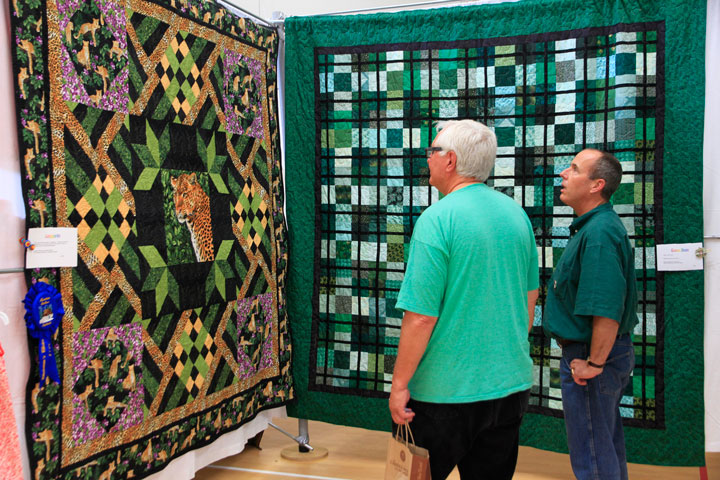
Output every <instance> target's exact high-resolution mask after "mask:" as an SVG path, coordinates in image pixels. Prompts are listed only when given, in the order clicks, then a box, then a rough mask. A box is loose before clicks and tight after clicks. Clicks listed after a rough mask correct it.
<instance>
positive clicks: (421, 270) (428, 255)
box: [396, 238, 448, 317]
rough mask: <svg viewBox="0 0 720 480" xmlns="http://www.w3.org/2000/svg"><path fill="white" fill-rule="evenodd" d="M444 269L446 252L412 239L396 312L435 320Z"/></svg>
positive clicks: (445, 277) (444, 278) (442, 284)
mask: <svg viewBox="0 0 720 480" xmlns="http://www.w3.org/2000/svg"><path fill="white" fill-rule="evenodd" d="M447 268H448V256H447V252H444V251H443V250H442V249H440V248H438V247H435V246H432V245H429V244H427V243H425V242H422V241H420V240H417V239H416V238H413V240H412V242H411V243H410V253H409V257H408V263H407V269H406V270H405V278H404V279H403V283H402V286H401V287H400V293H399V294H398V301H397V304H396V308H399V309H401V310H405V311H410V312H414V313H418V314H420V315H428V316H431V317H439V316H440V310H441V309H442V304H443V298H444V296H445V282H446V280H447Z"/></svg>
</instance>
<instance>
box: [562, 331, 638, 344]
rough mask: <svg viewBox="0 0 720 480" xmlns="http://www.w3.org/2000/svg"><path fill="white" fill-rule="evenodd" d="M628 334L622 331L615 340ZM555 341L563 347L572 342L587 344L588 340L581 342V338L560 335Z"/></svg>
mask: <svg viewBox="0 0 720 480" xmlns="http://www.w3.org/2000/svg"><path fill="white" fill-rule="evenodd" d="M626 335H629V334H628V333H620V334H618V335H617V336H616V337H615V340H617V339H619V338H621V337H624V336H626ZM555 341H556V342H557V343H558V345H560V346H561V347H563V348H565V347H568V346H570V345H572V344H574V343H582V344H585V345H587V343H586V342H581V341H579V340H567V339H565V338H559V337H555Z"/></svg>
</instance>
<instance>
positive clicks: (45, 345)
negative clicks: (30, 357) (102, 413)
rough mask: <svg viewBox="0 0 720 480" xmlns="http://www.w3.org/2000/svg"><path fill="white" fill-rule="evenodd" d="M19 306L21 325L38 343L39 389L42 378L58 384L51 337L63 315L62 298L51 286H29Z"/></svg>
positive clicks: (41, 384)
mask: <svg viewBox="0 0 720 480" xmlns="http://www.w3.org/2000/svg"><path fill="white" fill-rule="evenodd" d="M23 303H24V304H25V325H26V326H27V329H28V333H29V334H30V336H31V337H33V338H37V339H38V341H39V342H40V345H39V348H40V352H39V355H38V357H39V360H40V386H41V387H42V386H43V385H45V378H46V377H50V379H51V380H53V381H54V382H57V383H60V374H59V373H58V369H57V364H56V362H55V350H54V349H53V345H52V337H53V335H55V332H56V331H57V329H58V327H59V326H60V321H61V320H62V317H63V315H65V307H64V306H63V303H62V295H60V292H58V291H57V289H56V288H55V287H53V286H52V285H49V284H47V283H45V282H37V283H35V284H34V285H33V286H32V287H30V290H29V291H28V293H27V295H25V300H23Z"/></svg>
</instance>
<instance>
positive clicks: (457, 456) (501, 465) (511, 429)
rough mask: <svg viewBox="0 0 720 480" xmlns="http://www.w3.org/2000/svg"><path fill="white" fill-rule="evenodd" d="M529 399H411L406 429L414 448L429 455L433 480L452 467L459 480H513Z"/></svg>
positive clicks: (526, 393) (527, 395)
mask: <svg viewBox="0 0 720 480" xmlns="http://www.w3.org/2000/svg"><path fill="white" fill-rule="evenodd" d="M529 399H530V390H525V391H523V392H518V393H514V394H512V395H509V396H507V397H504V398H498V399H496V400H487V401H482V402H473V403H427V402H418V401H416V400H412V399H411V400H410V402H409V403H408V408H410V409H412V411H413V412H415V418H414V419H413V421H412V422H411V423H410V428H411V430H412V434H413V436H414V437H415V444H416V445H418V446H420V447H423V448H426V449H428V451H429V452H430V472H431V474H432V480H444V479H445V478H447V476H448V475H450V473H451V472H452V471H453V469H454V468H455V466H456V465H457V467H458V470H459V472H460V478H461V479H463V480H470V479H492V480H502V479H511V478H512V476H513V474H514V473H515V465H516V464H517V455H518V440H519V433H520V422H521V421H522V417H523V415H524V414H525V412H526V411H527V406H528V400H529ZM397 427H398V426H397V425H393V433H395V432H396V431H397Z"/></svg>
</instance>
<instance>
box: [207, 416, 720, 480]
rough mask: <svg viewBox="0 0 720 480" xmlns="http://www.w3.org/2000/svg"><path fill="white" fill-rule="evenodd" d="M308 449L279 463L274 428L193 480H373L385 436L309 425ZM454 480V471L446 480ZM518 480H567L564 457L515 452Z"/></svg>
mask: <svg viewBox="0 0 720 480" xmlns="http://www.w3.org/2000/svg"><path fill="white" fill-rule="evenodd" d="M273 423H274V424H275V425H277V426H279V427H281V428H283V429H284V430H286V431H288V432H290V433H292V434H294V435H296V434H297V423H298V422H297V419H294V418H284V419H275V420H274V421H273ZM309 432H310V444H311V445H312V446H313V447H325V448H327V449H328V451H329V454H328V456H327V457H325V458H324V459H321V460H315V461H291V460H286V459H284V458H282V457H281V455H280V452H281V450H283V449H284V448H292V451H297V447H296V446H295V445H296V444H294V442H293V441H292V440H291V439H289V438H288V437H286V436H285V435H283V434H282V433H280V432H278V431H277V430H275V429H274V428H268V429H267V430H266V431H265V434H264V435H263V438H262V442H261V444H260V446H261V448H262V450H258V449H256V448H254V447H252V446H250V445H248V446H246V448H245V450H244V451H243V452H242V453H240V454H238V455H235V456H233V457H229V458H226V459H223V460H221V461H219V462H217V463H215V464H213V465H210V466H208V467H206V468H204V469H202V470H200V471H199V472H197V475H196V477H195V478H197V479H199V480H230V479H232V480H237V479H257V480H265V479H267V480H270V479H272V480H278V479H283V478H284V479H297V478H312V479H328V480H329V479H332V480H337V479H353V480H378V479H382V478H383V472H384V470H385V452H386V447H387V442H388V438H389V434H388V433H385V432H375V431H371V430H364V429H361V428H351V427H340V426H337V425H331V424H328V423H322V422H313V421H311V422H310V423H309ZM707 462H708V466H707V473H708V476H707V477H705V478H707V479H708V480H720V453H709V454H707ZM629 476H630V478H631V479H632V480H703V477H701V472H700V469H699V468H697V467H692V468H690V467H656V466H648V465H637V464H631V465H630V466H629ZM449 478H450V479H452V480H458V479H459V478H460V477H459V475H458V474H457V470H456V471H455V472H453V473H452V475H451V476H450V477H449ZM514 478H515V479H518V480H550V479H573V478H574V477H573V475H572V471H571V469H570V461H569V459H568V456H567V455H563V454H559V453H552V452H546V451H544V450H537V449H535V448H530V447H520V454H519V458H518V466H517V470H516V472H515V477H514Z"/></svg>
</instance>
